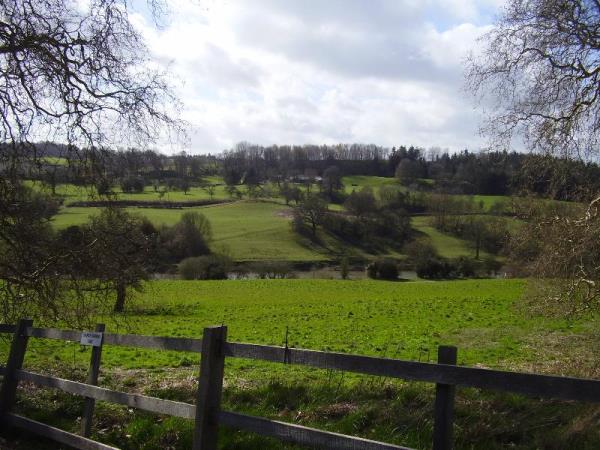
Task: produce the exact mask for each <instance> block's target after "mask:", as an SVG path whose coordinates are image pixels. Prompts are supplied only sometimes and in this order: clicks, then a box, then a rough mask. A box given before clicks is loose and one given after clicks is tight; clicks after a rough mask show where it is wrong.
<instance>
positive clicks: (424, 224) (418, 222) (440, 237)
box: [410, 216, 487, 258]
mask: <svg viewBox="0 0 600 450" xmlns="http://www.w3.org/2000/svg"><path fill="white" fill-rule="evenodd" d="M430 220H431V218H430V217H429V216H417V217H412V218H411V221H410V223H411V226H412V227H413V228H414V229H415V230H416V231H418V232H420V233H422V234H423V235H424V236H425V239H426V240H428V241H429V242H430V243H431V245H433V246H434V247H435V249H436V250H437V251H438V253H439V254H440V256H443V257H444V258H458V257H459V256H469V257H473V256H474V255H475V250H474V249H473V248H472V247H471V246H470V245H469V243H468V242H467V241H465V240H463V239H459V238H457V237H454V236H451V235H449V234H446V233H442V232H441V231H439V230H437V229H435V227H433V226H432V225H431V224H430ZM486 255H487V253H485V252H483V251H482V252H481V255H480V256H481V257H485V256H486Z"/></svg>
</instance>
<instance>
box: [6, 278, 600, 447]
mask: <svg viewBox="0 0 600 450" xmlns="http://www.w3.org/2000/svg"><path fill="white" fill-rule="evenodd" d="M524 286H525V282H524V281H521V280H470V281H453V282H437V283H433V282H407V283H392V282H375V281H341V280H340V281H326V280H262V281H212V282H187V281H157V282H151V283H148V285H147V286H146V290H145V292H144V293H142V294H139V295H138V298H137V301H136V303H135V304H134V305H132V309H131V311H130V313H129V315H128V317H127V319H126V320H121V321H120V325H119V326H117V325H115V324H114V323H109V326H108V330H109V331H118V332H134V333H140V334H153V335H167V336H189V337H200V336H201V334H202V329H203V327H205V326H208V325H214V324H225V325H227V327H228V339H229V340H230V341H241V342H253V343H263V344H275V345H282V344H283V343H284V336H285V334H286V329H287V330H288V333H289V344H290V345H291V346H293V347H302V348H310V349H316V350H326V351H337V352H344V353H353V354H364V355H373V356H382V357H391V358H404V359H411V360H420V361H433V360H435V357H436V356H435V355H436V348H437V346H438V345H440V344H454V345H457V346H458V348H459V358H458V359H459V364H468V365H478V366H485V367H498V368H504V369H520V370H531V371H536V372H547V373H557V374H572V373H576V374H579V373H581V370H582V364H584V365H585V364H588V369H589V370H595V371H596V372H593V373H597V367H596V368H594V367H593V361H594V348H595V346H597V344H598V343H599V342H600V337H599V336H598V331H597V330H598V324H599V320H598V319H587V320H583V319H580V320H567V319H549V318H543V317H538V316H534V315H531V314H530V313H528V312H527V311H526V310H524V309H523V308H522V307H521V305H520V302H519V298H520V296H521V294H522V292H523V289H524ZM0 348H1V349H2V357H6V350H7V343H6V342H4V343H1V344H0ZM89 357H90V350H89V348H87V347H81V346H79V344H76V343H64V342H58V341H50V340H46V341H41V340H38V339H30V344H29V351H28V353H27V358H26V366H27V367H28V368H30V369H33V370H42V371H44V372H47V371H49V370H50V371H52V372H54V373H59V374H62V376H65V377H67V378H71V379H82V378H84V377H85V370H86V368H87V364H88V361H89ZM102 357H103V365H102V367H103V370H102V377H101V380H100V385H101V386H104V387H109V388H112V389H119V390H124V391H128V392H139V393H143V394H145V395H151V396H158V397H161V398H166V399H171V400H177V401H184V402H193V401H194V393H195V389H196V386H195V383H194V381H193V380H194V379H195V378H196V377H197V373H198V355H197V354H190V353H177V352H164V351H163V352H161V351H150V350H143V349H128V348H123V347H110V346H106V347H105V348H104V350H103V356H102ZM433 394H434V389H433V385H431V384H426V383H408V382H401V381H394V380H392V379H386V378H383V379H382V378H379V377H371V376H358V375H352V374H347V373H343V372H334V371H327V370H318V369H311V368H305V367H299V366H289V365H284V364H276V363H263V362H258V361H253V360H243V359H233V358H228V359H227V362H226V368H225V390H224V398H223V408H224V409H226V410H234V411H239V412H244V413H248V414H253V415H258V416H262V417H271V418H275V419H277V420H283V421H286V422H294V423H300V424H303V425H308V426H314V427H317V428H324V429H328V430H332V431H336V432H341V433H346V434H351V435H358V436H362V437H367V438H370V439H376V440H383V441H386V442H391V443H395V444H401V445H406V446H409V447H411V448H416V449H426V448H430V442H431V423H432V422H431V418H432V408H433ZM20 398H21V400H20V402H19V404H18V412H20V413H22V414H25V415H27V416H28V417H32V418H34V419H37V420H41V421H44V422H47V423H52V424H54V425H55V426H60V427H63V428H65V429H69V430H76V429H77V426H78V425H77V421H76V418H77V417H78V415H80V414H81V408H82V401H81V399H79V398H76V397H73V396H70V395H67V394H60V393H56V392H53V391H48V390H44V389H36V388H32V387H28V388H27V389H26V390H23V391H22V392H21V397H20ZM594 408H595V407H594V406H589V405H585V404H576V403H569V402H558V401H543V402H542V401H539V400H536V399H533V400H529V399H525V398H523V397H520V396H517V395H507V394H497V393H493V392H489V391H479V390H472V389H458V391H457V400H456V428H455V436H456V448H457V449H467V448H468V449H472V450H500V449H504V448H514V449H518V450H534V449H540V448H547V449H559V448H573V449H590V450H591V449H594V448H597V445H598V444H599V443H600V436H598V433H597V432H596V431H594V430H597V426H595V425H594V424H593V423H592V422H590V421H589V420H590V418H593V417H598V413H599V410H598V408H596V409H594ZM191 433H192V424H191V422H190V421H185V420H180V419H173V418H165V417H161V416H156V415H152V414H147V413H142V412H135V410H132V409H128V408H124V407H121V406H115V405H111V404H108V403H103V402H99V403H98V404H97V414H96V428H95V432H94V437H95V438H97V439H100V440H102V441H103V442H109V443H112V444H115V445H118V446H119V448H123V449H127V450H135V449H145V450H161V449H164V448H171V449H174V450H183V449H187V448H189V446H190V439H191ZM19 439H20V440H21V443H22V446H18V447H16V448H18V449H28V448H38V449H52V448H55V447H53V446H52V444H49V445H48V446H44V445H43V444H42V443H39V442H37V441H35V443H34V444H32V441H30V440H28V437H27V436H23V435H20V436H19ZM220 443H221V444H220V447H219V448H220V449H221V450H276V449H289V450H292V449H299V448H300V447H296V446H292V445H284V444H282V443H281V442H279V441H275V440H271V439H266V438H261V437H258V436H256V435H252V434H249V433H239V432H232V431H231V430H228V429H225V428H223V429H222V432H221V433H220Z"/></svg>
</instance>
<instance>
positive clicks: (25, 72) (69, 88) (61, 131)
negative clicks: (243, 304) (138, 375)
mask: <svg viewBox="0 0 600 450" xmlns="http://www.w3.org/2000/svg"><path fill="white" fill-rule="evenodd" d="M160 2H161V0H150V1H149V2H148V5H149V8H150V10H152V11H153V12H155V13H157V14H159V13H160V10H161V6H162V4H161V3H160ZM130 5H131V3H130V2H129V1H127V0H90V1H88V2H78V1H75V0H3V1H2V2H0V112H1V114H0V216H1V217H2V220H0V284H1V285H3V288H2V290H1V291H0V293H1V295H0V306H1V308H0V312H1V313H3V316H4V317H3V318H4V320H7V318H9V317H10V314H9V313H8V312H9V311H11V310H18V311H20V313H23V314H28V315H30V316H34V317H42V316H44V314H43V313H44V312H45V311H48V310H53V311H55V314H53V316H54V317H55V318H56V320H63V319H64V316H65V315H67V314H68V313H70V311H72V310H77V311H78V312H79V313H80V314H81V315H85V314H86V310H85V308H83V307H81V308H80V306H81V305H79V304H73V303H72V302H71V304H69V303H68V301H70V300H69V297H70V296H71V294H72V292H74V291H76V290H77V287H76V286H74V285H73V284H69V285H68V286H69V287H68V288H65V283H62V282H61V280H60V279H59V277H58V276H57V273H56V270H54V267H56V266H57V264H59V263H60V265H65V261H66V260H68V259H72V258H75V257H76V255H74V254H73V252H72V250H71V249H69V248H65V249H60V248H58V247H56V246H54V245H53V241H54V237H53V232H52V230H51V227H49V226H48V225H47V222H48V216H47V214H45V213H44V212H43V211H42V212H40V213H35V214H33V213H31V204H32V202H33V203H35V204H36V205H37V204H39V203H40V202H38V201H37V200H35V199H37V198H38V197H37V196H36V195H35V194H33V193H32V192H31V191H30V190H29V189H25V188H24V186H23V183H22V179H23V175H24V174H29V175H31V174H32V173H34V171H35V170H36V167H38V166H40V164H38V161H39V160H40V156H43V155H40V154H39V149H40V146H38V145H35V142H36V141H41V140H47V141H58V142H61V143H63V144H64V145H65V147H66V148H67V152H66V154H65V155H63V156H64V157H66V158H68V159H71V160H76V161H77V162H78V163H79V164H78V166H79V167H80V168H82V169H83V171H84V172H85V173H86V174H87V176H88V177H91V176H92V175H98V176H99V177H101V176H102V175H103V170H102V164H103V160H104V156H105V155H106V152H105V150H103V149H104V148H106V147H107V146H110V145H112V144H115V143H116V142H117V141H118V143H119V145H127V144H135V143H144V142H145V143H148V142H153V141H156V140H158V139H160V138H161V137H162V136H161V130H165V131H164V134H167V135H169V134H170V135H172V133H173V132H179V131H181V130H182V124H181V122H179V121H178V120H177V119H176V117H177V111H178V108H179V106H178V105H179V104H178V102H177V99H176V98H175V97H174V95H173V94H172V91H171V90H170V88H169V85H168V83H167V81H166V77H165V74H164V73H162V71H160V70H157V69H154V68H152V67H153V65H152V64H151V62H150V61H149V56H148V55H149V54H150V52H149V51H148V49H147V48H146V46H145V44H144V41H143V39H142V37H141V35H140V33H139V32H138V30H136V28H135V27H134V26H133V24H132V23H131V21H130V20H129V12H130V9H129V8H130ZM82 162H83V163H82ZM88 179H89V181H90V182H92V181H93V179H91V178H88ZM32 199H33V200H32ZM34 200H35V201H34ZM17 223H19V224H20V225H19V227H15V225H16V224H17ZM19 228H20V230H19ZM23 230H30V231H31V233H29V232H28V233H24V232H23ZM40 230H41V231H43V234H42V233H41V231H40ZM42 235H43V239H40V236H42ZM19 249H27V252H26V253H22V255H21V256H19V257H20V259H19V261H21V260H22V262H23V264H17V265H15V264H13V260H12V259H11V258H12V255H14V254H15V253H16V252H18V251H19ZM25 257H27V258H26V259H25ZM7 280H8V281H9V282H10V283H8V284H7V283H6V281H7ZM85 283H86V289H88V290H89V288H90V286H89V281H86V282H85ZM23 298H26V299H27V302H28V304H30V306H28V307H27V308H25V309H23V308H17V309H15V308H16V307H17V306H18V305H20V304H21V303H23V301H22V299H23ZM61 302H62V303H61ZM36 311H37V312H39V314H38V313H36ZM13 317H14V315H13Z"/></svg>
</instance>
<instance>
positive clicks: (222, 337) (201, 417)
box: [192, 326, 227, 450]
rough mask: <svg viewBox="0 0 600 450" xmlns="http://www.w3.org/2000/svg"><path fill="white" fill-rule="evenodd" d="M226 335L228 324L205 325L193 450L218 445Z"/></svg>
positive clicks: (209, 448)
mask: <svg viewBox="0 0 600 450" xmlns="http://www.w3.org/2000/svg"><path fill="white" fill-rule="evenodd" d="M226 339H227V327H225V326H217V327H208V328H205V329H204V334H203V336H202V360H201V362H200V378H199V380H198V392H197V394H196V422H195V427H194V443H193V445H192V450H216V449H217V437H218V434H219V412H220V409H221V394H222V392H223V369H224V366H225V353H224V351H223V350H224V345H225V342H226Z"/></svg>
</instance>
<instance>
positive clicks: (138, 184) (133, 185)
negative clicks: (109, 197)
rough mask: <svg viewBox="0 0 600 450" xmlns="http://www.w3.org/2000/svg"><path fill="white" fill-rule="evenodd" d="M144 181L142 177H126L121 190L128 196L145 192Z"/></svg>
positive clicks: (122, 181)
mask: <svg viewBox="0 0 600 450" xmlns="http://www.w3.org/2000/svg"><path fill="white" fill-rule="evenodd" d="M144 187H145V184H144V179H143V178H141V177H126V178H123V179H122V180H121V190H122V191H123V192H126V193H128V194H131V193H136V194H139V193H141V192H144Z"/></svg>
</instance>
